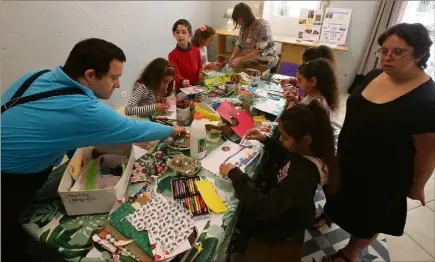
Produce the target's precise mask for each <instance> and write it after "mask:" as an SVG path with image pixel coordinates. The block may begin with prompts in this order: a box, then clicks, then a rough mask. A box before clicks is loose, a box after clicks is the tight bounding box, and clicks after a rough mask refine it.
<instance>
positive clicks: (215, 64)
mask: <svg viewBox="0 0 435 262" xmlns="http://www.w3.org/2000/svg"><path fill="white" fill-rule="evenodd" d="M223 66H224V64H223V63H220V62H214V63H213V67H214V69H215V70H216V69H221V68H222V67H223Z"/></svg>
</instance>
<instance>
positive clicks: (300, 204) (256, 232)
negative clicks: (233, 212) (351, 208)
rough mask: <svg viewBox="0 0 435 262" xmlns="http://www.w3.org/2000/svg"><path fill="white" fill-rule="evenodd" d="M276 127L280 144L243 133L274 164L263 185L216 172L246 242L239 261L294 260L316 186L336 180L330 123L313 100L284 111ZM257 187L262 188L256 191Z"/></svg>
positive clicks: (226, 168) (237, 173)
mask: <svg viewBox="0 0 435 262" xmlns="http://www.w3.org/2000/svg"><path fill="white" fill-rule="evenodd" d="M278 127H279V130H280V132H281V136H280V139H279V140H280V141H277V140H275V139H271V138H268V137H267V136H265V135H263V134H262V133H261V132H260V131H259V130H256V129H253V130H250V131H248V132H247V134H246V138H247V139H249V140H257V141H260V142H262V143H263V144H264V145H265V150H266V152H268V153H269V156H270V158H272V159H277V163H278V162H279V163H278V164H277V165H278V166H276V168H273V169H272V171H269V172H267V171H264V176H263V181H261V179H260V180H259V181H257V184H255V183H254V182H253V181H251V179H250V178H249V176H248V175H247V174H245V173H243V172H242V171H241V170H240V169H239V168H237V167H234V166H233V165H232V164H223V165H221V167H220V173H221V175H222V176H224V177H226V176H228V177H229V178H230V179H231V180H232V183H233V186H234V189H235V191H236V196H237V197H238V198H239V200H240V203H241V205H242V217H241V223H240V224H241V226H242V228H240V229H241V231H242V234H245V235H246V234H247V235H248V236H249V237H250V240H249V243H248V247H247V249H246V251H245V254H244V259H243V260H242V261H249V262H252V261H258V262H260V261H261V262H262V261H277V262H278V261H298V260H299V261H300V258H301V248H302V244H303V240H304V232H305V228H307V227H309V226H310V225H312V223H313V221H314V218H315V206H314V201H313V198H314V194H315V193H316V189H317V185H318V184H319V183H320V184H322V185H324V184H327V182H328V179H330V180H334V179H336V177H335V175H336V174H337V171H336V169H337V163H336V159H335V148H334V136H333V131H332V127H331V122H330V120H329V116H328V113H327V112H326V110H325V109H324V108H323V106H321V105H320V104H319V102H318V101H312V102H311V103H310V104H309V105H296V106H294V107H292V108H290V109H287V110H286V111H285V112H284V113H283V114H282V116H281V117H280V120H279V122H278ZM280 142H281V143H280ZM331 174H332V175H333V176H331ZM262 182H264V184H265V185H264V186H261V187H260V186H258V185H259V184H260V183H262ZM329 184H331V185H333V184H335V183H331V181H330V182H329ZM271 253H272V254H271ZM270 256H272V257H270Z"/></svg>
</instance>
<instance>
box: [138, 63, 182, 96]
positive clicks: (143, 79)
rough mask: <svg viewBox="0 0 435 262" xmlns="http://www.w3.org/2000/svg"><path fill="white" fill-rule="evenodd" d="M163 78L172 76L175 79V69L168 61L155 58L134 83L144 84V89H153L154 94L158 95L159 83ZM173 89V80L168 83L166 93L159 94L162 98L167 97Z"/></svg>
mask: <svg viewBox="0 0 435 262" xmlns="http://www.w3.org/2000/svg"><path fill="white" fill-rule="evenodd" d="M165 76H172V77H174V78H175V69H174V67H173V66H172V65H171V64H170V63H169V62H168V60H166V59H164V58H156V59H154V60H153V61H151V62H150V63H149V64H148V65H147V66H146V67H145V69H144V70H143V71H142V73H141V74H140V76H139V78H138V79H137V80H136V83H140V84H144V85H145V86H146V87H149V88H151V89H153V90H154V91H155V92H156V93H157V92H158V93H160V92H161V90H159V88H160V82H161V80H162V78H163V77H165ZM173 89H174V80H172V81H171V82H170V83H169V85H168V89H167V91H166V93H164V92H162V93H160V94H161V95H162V96H164V97H166V96H169V95H170V94H171V93H172V91H173Z"/></svg>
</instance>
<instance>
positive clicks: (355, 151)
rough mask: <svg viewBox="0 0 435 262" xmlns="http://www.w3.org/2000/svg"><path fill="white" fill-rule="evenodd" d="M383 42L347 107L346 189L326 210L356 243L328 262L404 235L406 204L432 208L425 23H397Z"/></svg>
mask: <svg viewBox="0 0 435 262" xmlns="http://www.w3.org/2000/svg"><path fill="white" fill-rule="evenodd" d="M378 43H379V45H380V46H381V48H380V49H379V51H378V52H377V53H378V55H379V58H380V64H381V69H377V70H374V71H372V72H370V73H369V74H368V75H367V77H366V79H365V81H364V82H363V83H362V84H361V86H360V87H359V88H358V89H356V90H355V91H354V92H353V93H352V95H351V96H350V97H349V99H348V101H347V105H346V117H345V120H344V124H343V128H342V130H341V133H340V136H339V139H338V156H339V158H340V168H341V188H340V190H339V192H338V193H337V194H336V195H335V196H333V197H330V198H329V199H328V201H327V204H326V205H325V214H326V215H327V217H328V218H329V219H330V220H332V221H333V222H335V223H336V224H337V225H339V226H340V227H341V228H343V229H344V230H346V231H347V232H349V233H350V234H351V238H350V241H349V243H348V244H347V246H346V247H344V248H343V249H342V250H340V251H338V252H337V253H336V254H333V255H329V256H327V257H324V258H323V261H334V262H339V261H346V262H347V261H357V260H358V258H359V255H360V252H361V251H362V250H363V249H365V248H366V247H368V246H369V245H370V243H371V242H372V241H373V240H375V239H376V237H377V236H378V234H379V233H386V234H389V235H393V236H401V235H402V234H403V229H404V226H405V221H406V210H407V207H406V205H407V204H406V197H407V196H408V197H409V198H411V199H414V200H419V201H421V202H422V204H423V205H424V204H425V203H424V187H425V185H426V182H427V181H428V179H429V178H430V176H431V174H432V172H433V170H434V167H435V83H434V81H433V80H432V79H431V78H430V77H429V76H428V75H427V74H426V73H425V72H424V71H423V69H424V68H425V67H426V62H427V61H428V59H429V48H430V46H431V45H432V41H431V40H430V38H429V33H428V31H427V29H426V28H425V27H424V26H423V25H421V24H405V23H404V24H398V25H395V26H393V27H391V28H389V29H388V30H387V31H386V32H384V33H383V34H382V35H381V36H380V37H379V39H378Z"/></svg>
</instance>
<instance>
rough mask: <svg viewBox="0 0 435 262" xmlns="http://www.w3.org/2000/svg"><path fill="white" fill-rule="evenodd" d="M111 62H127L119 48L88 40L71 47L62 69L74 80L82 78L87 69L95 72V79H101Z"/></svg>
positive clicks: (110, 44) (100, 41) (103, 41)
mask: <svg viewBox="0 0 435 262" xmlns="http://www.w3.org/2000/svg"><path fill="white" fill-rule="evenodd" d="M113 60H118V61H120V62H125V61H126V60H127V59H126V58H125V54H124V52H123V51H122V50H121V48H119V47H118V46H116V45H115V44H113V43H110V42H108V41H106V40H103V39H98V38H89V39H86V40H83V41H80V42H78V43H77V44H76V45H75V46H74V47H73V49H72V50H71V52H70V53H69V56H68V58H67V59H66V62H65V65H64V66H63V67H62V69H63V71H64V72H65V74H67V75H68V76H69V77H70V78H71V79H74V80H77V79H78V78H79V77H82V76H83V75H84V73H85V71H86V70H89V69H93V70H95V73H96V75H97V77H98V78H101V77H103V76H105V75H107V73H108V72H109V70H110V63H111V62H112V61H113Z"/></svg>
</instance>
